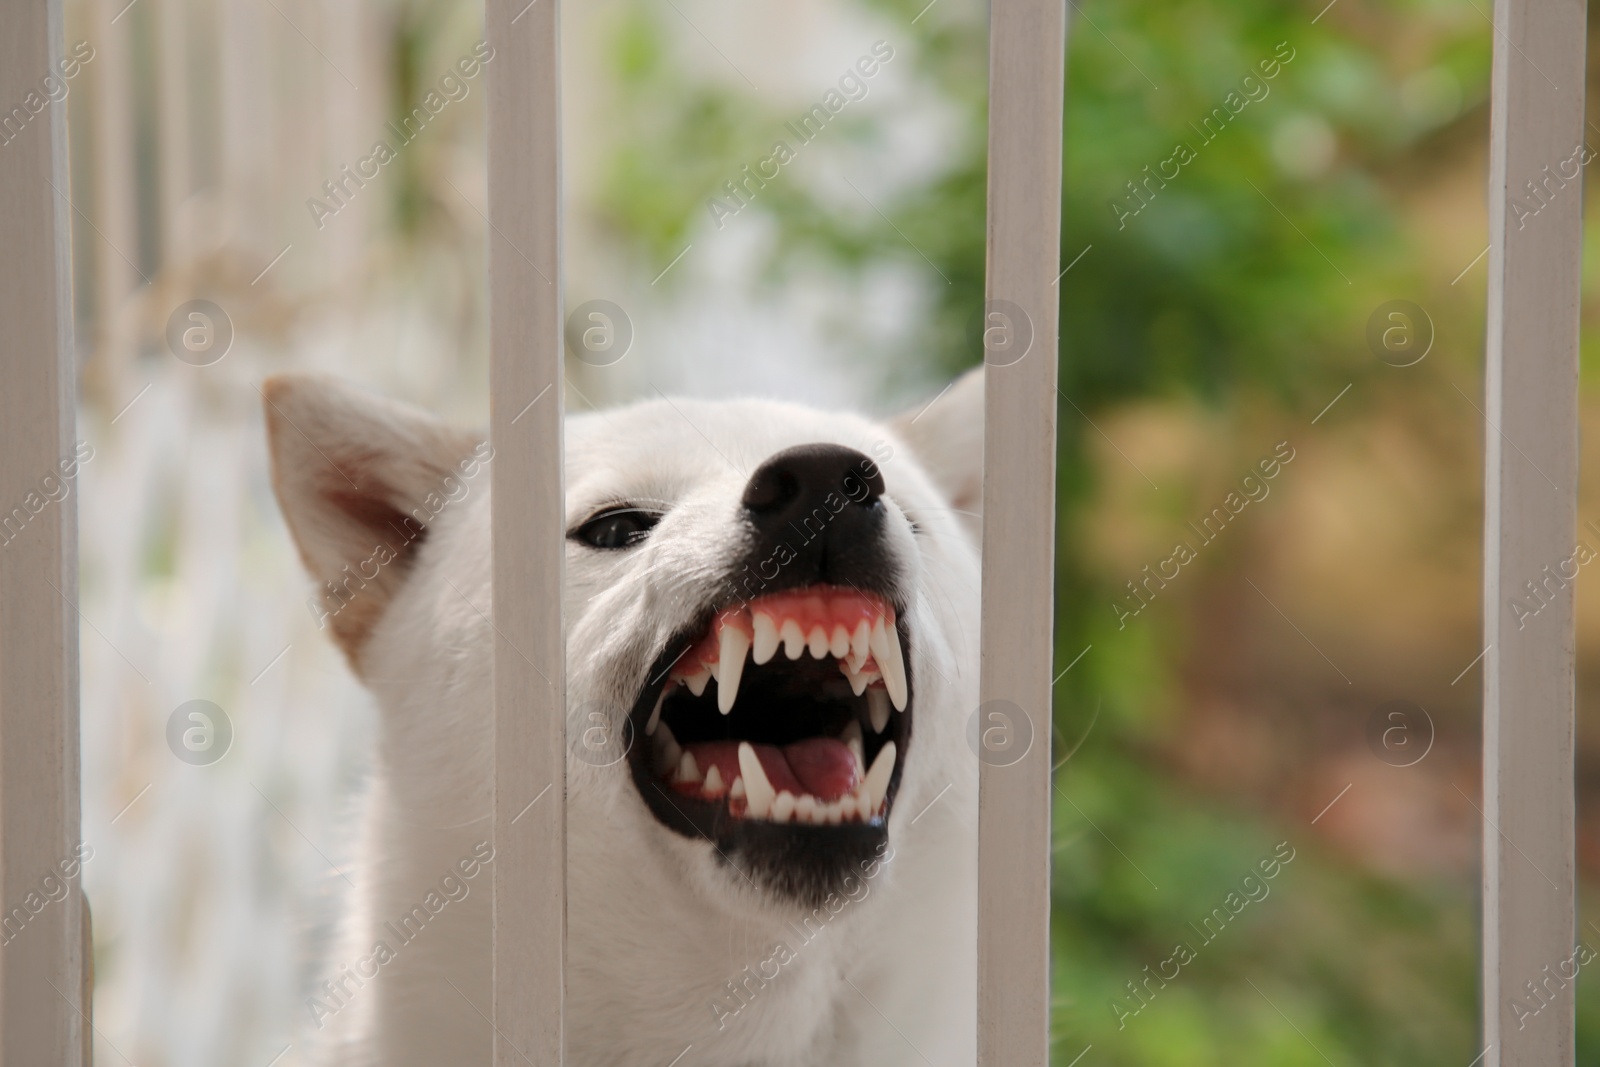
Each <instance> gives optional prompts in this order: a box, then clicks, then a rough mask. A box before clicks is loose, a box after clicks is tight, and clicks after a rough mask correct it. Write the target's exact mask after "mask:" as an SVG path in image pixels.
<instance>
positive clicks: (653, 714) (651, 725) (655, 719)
mask: <svg viewBox="0 0 1600 1067" xmlns="http://www.w3.org/2000/svg"><path fill="white" fill-rule="evenodd" d="M672 685H673V683H671V682H668V683H667V684H666V685H665V686H663V687H662V688H661V695H660V696H658V697H656V706H655V707H654V708H652V709H651V711H650V721H649V722H647V723H645V725H644V732H645V736H646V737H649V736H650V735H651V734H653V733H655V732H656V725H657V724H658V723H659V722H661V705H663V704H665V703H666V702H667V694H668V693H670V692H672Z"/></svg>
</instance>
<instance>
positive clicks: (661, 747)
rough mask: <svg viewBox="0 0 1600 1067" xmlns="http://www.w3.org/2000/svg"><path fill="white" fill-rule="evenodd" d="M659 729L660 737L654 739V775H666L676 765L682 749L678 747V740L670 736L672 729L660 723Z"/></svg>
mask: <svg viewBox="0 0 1600 1067" xmlns="http://www.w3.org/2000/svg"><path fill="white" fill-rule="evenodd" d="M660 729H661V733H660V736H659V737H657V738H656V773H657V774H666V773H667V772H668V771H670V770H672V769H673V768H674V767H676V766H677V765H678V758H679V757H680V756H682V755H683V749H681V748H679V747H678V739H677V738H676V737H673V736H672V727H670V726H668V725H667V724H666V723H662V724H661V728H660Z"/></svg>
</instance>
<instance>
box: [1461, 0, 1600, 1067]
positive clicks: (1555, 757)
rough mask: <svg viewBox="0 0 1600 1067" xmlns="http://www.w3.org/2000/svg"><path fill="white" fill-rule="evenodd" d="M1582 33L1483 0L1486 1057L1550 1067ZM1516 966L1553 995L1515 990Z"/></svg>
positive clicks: (1527, 8) (1565, 792) (1515, 6)
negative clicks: (1486, 129)
mask: <svg viewBox="0 0 1600 1067" xmlns="http://www.w3.org/2000/svg"><path fill="white" fill-rule="evenodd" d="M1584 32H1585V11H1584V5H1583V3H1582V2H1581V0H1498V2H1497V3H1496V4H1495V42H1494V74H1493V89H1492V118H1491V122H1490V157H1489V158H1490V162H1489V240H1490V252H1489V315H1488V360H1487V364H1488V365H1487V370H1486V375H1485V377H1486V385H1485V388H1486V391H1487V394H1488V395H1487V411H1488V422H1489V429H1487V430H1486V431H1485V441H1486V444H1485V447H1484V464H1485V495H1484V546H1483V547H1484V605H1483V615H1484V629H1485V636H1484V640H1485V641H1486V642H1487V644H1488V645H1489V652H1488V655H1487V657H1486V658H1485V660H1484V690H1483V716H1484V724H1483V756H1484V759H1483V797H1484V816H1485V818H1484V823H1485V825H1484V838H1483V841H1484V845H1483V1014H1484V1042H1485V1044H1486V1045H1487V1046H1488V1053H1487V1057H1486V1060H1485V1062H1486V1063H1487V1064H1488V1067H1500V1065H1501V1064H1506V1065H1508V1067H1509V1065H1515V1067H1521V1065H1524V1064H1528V1065H1535V1064H1536V1065H1539V1067H1560V1065H1562V1064H1571V1063H1572V1062H1573V1057H1574V1033H1573V1030H1574V1021H1575V1013H1574V1002H1573V990H1574V986H1573V984H1572V983H1571V982H1570V981H1567V982H1565V983H1550V984H1549V988H1546V986H1547V976H1548V975H1549V974H1550V973H1552V972H1556V971H1558V970H1560V969H1561V967H1562V965H1563V963H1564V962H1565V961H1567V960H1569V959H1570V958H1571V957H1572V954H1573V943H1574V938H1575V937H1576V935H1577V932H1576V928H1575V927H1576V911H1575V897H1574V877H1575V870H1574V839H1573V833H1574V798H1573V787H1574V782H1573V696H1574V677H1573V655H1574V620H1573V591H1572V586H1571V581H1570V578H1571V577H1572V576H1571V575H1565V574H1563V573H1562V571H1563V569H1564V568H1566V566H1567V562H1568V561H1569V560H1571V559H1572V558H1573V550H1574V540H1575V538H1576V536H1577V509H1578V400H1577V388H1578V308H1579V276H1580V266H1581V243H1582V236H1583V216H1582V207H1583V196H1582V192H1583V184H1582V183H1583V175H1582V166H1581V164H1582V163H1583V162H1587V156H1586V155H1584V154H1582V145H1583V143H1584V139H1585V138H1584V134H1585V130H1584V119H1583V103H1584ZM1534 589H1537V590H1538V592H1537V593H1536V594H1535V593H1533V590H1534ZM1535 596H1536V597H1537V599H1534V597H1535ZM1541 602H1542V606H1540V604H1541ZM1530 604H1531V605H1533V606H1534V607H1537V608H1538V613H1537V615H1531V614H1530V613H1529V610H1528V605H1530ZM1519 605H1520V607H1519ZM1530 981H1531V982H1533V983H1535V985H1536V986H1537V987H1539V988H1540V990H1541V996H1542V997H1544V998H1550V997H1552V996H1553V997H1554V1000H1553V1001H1552V1002H1551V1003H1549V1004H1548V1005H1545V1006H1542V1007H1541V1006H1540V1003H1539V1002H1532V1003H1530V997H1531V994H1529V992H1528V991H1527V989H1526V988H1525V986H1524V983H1526V982H1530ZM1557 986H1559V988H1557ZM1535 1008H1537V1009H1539V1010H1538V1013H1537V1015H1534V1016H1532V1017H1530V1013H1531V1011H1532V1009H1535Z"/></svg>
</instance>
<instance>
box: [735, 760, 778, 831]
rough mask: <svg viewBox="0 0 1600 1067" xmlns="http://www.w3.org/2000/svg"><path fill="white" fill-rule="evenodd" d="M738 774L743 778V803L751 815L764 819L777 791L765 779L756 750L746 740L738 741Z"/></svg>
mask: <svg viewBox="0 0 1600 1067" xmlns="http://www.w3.org/2000/svg"><path fill="white" fill-rule="evenodd" d="M739 776H740V777H741V778H743V779H744V795H745V804H746V806H747V808H748V809H749V813H750V815H751V817H753V818H757V819H765V818H766V817H767V813H768V812H770V811H771V810H772V802H773V800H774V799H776V798H777V795H778V791H777V790H776V789H773V788H772V783H771V782H770V781H768V780H767V771H766V768H764V767H762V766H761V760H759V759H758V758H756V750H755V749H753V748H751V747H750V742H748V741H741V742H739Z"/></svg>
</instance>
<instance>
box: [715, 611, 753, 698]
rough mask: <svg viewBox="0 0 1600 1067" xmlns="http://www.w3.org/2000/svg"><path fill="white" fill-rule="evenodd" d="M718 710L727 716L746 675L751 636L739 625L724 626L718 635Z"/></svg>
mask: <svg viewBox="0 0 1600 1067" xmlns="http://www.w3.org/2000/svg"><path fill="white" fill-rule="evenodd" d="M717 636H718V638H719V640H720V641H721V646H720V648H719V649H718V651H717V710H718V711H720V712H722V714H724V715H726V714H728V712H730V711H732V710H733V702H734V700H736V699H737V698H738V696H739V676H740V675H741V674H743V673H744V654H745V653H746V652H748V651H750V635H749V634H747V633H745V632H744V628H743V627H741V626H738V625H730V626H724V627H723V628H722V632H721V633H719V634H718V635H717Z"/></svg>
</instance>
